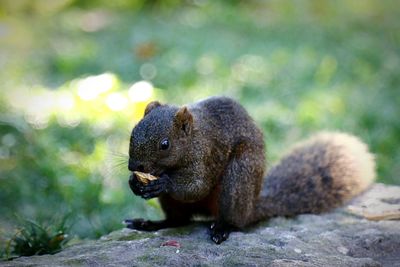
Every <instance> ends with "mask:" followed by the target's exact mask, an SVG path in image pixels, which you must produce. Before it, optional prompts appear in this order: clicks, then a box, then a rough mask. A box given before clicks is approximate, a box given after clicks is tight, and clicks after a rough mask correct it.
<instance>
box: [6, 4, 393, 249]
mask: <svg viewBox="0 0 400 267" xmlns="http://www.w3.org/2000/svg"><path fill="white" fill-rule="evenodd" d="M399 11H400V2H399V1H381V0H379V1H378V0H376V1H375V0H374V1H373V0H365V1H358V0H343V1H319V0H314V1H282V0H275V1H256V0H250V1H238V0H237V1H211V0H187V1H183V0H168V1H156V0H153V1H144V0H131V1H128V0H116V1H105V0H94V1H89V0H81V1H79V0H58V1H52V0H19V1H14V0H0V45H1V50H0V68H1V72H0V80H1V83H0V114H1V115H0V203H1V205H0V214H1V217H0V229H1V230H0V236H1V238H2V239H1V240H5V239H6V238H9V237H10V234H12V233H13V232H12V231H13V230H12V229H14V228H15V227H16V217H17V216H20V217H22V218H31V219H34V220H37V221H41V222H45V221H51V220H53V219H54V218H55V217H63V216H64V215H65V214H69V218H70V220H71V221H72V222H73V224H72V228H71V230H70V234H71V235H74V236H78V237H79V238H96V237H99V236H101V235H103V234H105V233H108V232H110V231H112V230H114V229H118V228H121V227H122V224H121V221H122V220H123V219H124V218H134V217H146V218H152V219H154V218H159V217H160V216H162V215H161V212H160V210H159V206H158V203H157V201H155V200H151V201H149V202H145V201H144V200H141V199H140V198H138V197H136V196H134V195H133V194H132V193H131V192H130V190H129V188H128V186H127V181H128V175H129V173H128V171H127V166H126V165H127V164H126V162H127V156H126V155H127V151H128V141H129V134H130V130H131V128H132V127H133V126H134V125H135V123H136V122H137V121H138V120H139V119H140V118H141V116H142V114H143V109H144V107H145V106H146V104H147V103H148V102H149V101H151V100H154V99H159V100H161V101H164V102H169V103H175V104H184V103H188V102H192V101H196V100H199V99H202V98H205V97H208V96H212V95H227V96H231V97H233V98H235V99H237V100H239V101H240V103H242V104H243V105H244V106H245V107H246V108H247V110H248V111H249V112H250V114H251V115H252V116H253V117H254V118H255V120H256V121H257V123H258V124H259V125H260V126H261V127H262V128H263V129H264V132H265V140H266V144H267V148H268V159H269V162H270V163H271V164H272V163H274V162H276V161H277V160H278V159H279V157H280V155H282V154H283V153H284V152H285V150H286V149H287V147H289V146H290V145H291V144H293V143H295V142H296V141H298V140H300V139H301V138H304V137H307V136H309V135H311V134H312V133H315V132H317V131H320V130H324V129H331V130H341V131H346V132H350V133H353V134H355V135H358V136H360V137H361V138H362V139H363V140H365V142H367V143H368V144H369V145H370V147H371V150H372V151H373V152H374V153H375V154H376V156H377V161H378V174H379V178H378V180H379V181H380V182H384V183H392V184H400V177H399V175H398V173H399V172H400V165H399V164H398V162H400V150H399V149H398V147H399V145H400V120H399V115H400V91H399V90H400V88H399V87H400V75H399V74H400V51H399V50H400V18H399ZM3 244H4V243H3Z"/></svg>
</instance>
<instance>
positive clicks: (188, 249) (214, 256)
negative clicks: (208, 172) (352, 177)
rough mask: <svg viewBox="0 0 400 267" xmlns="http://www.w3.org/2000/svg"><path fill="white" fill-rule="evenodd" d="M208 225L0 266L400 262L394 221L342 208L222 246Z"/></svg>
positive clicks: (374, 193)
mask: <svg viewBox="0 0 400 267" xmlns="http://www.w3.org/2000/svg"><path fill="white" fill-rule="evenodd" d="M396 190H397V192H398V194H397V196H399V197H400V187H395V186H385V185H381V184H376V185H374V187H373V190H371V191H369V192H367V193H365V194H364V195H363V196H361V197H359V198H358V199H356V200H355V201H354V202H353V203H352V206H353V207H354V206H357V205H358V206H365V205H364V204H363V203H370V202H371V198H375V199H376V201H380V199H386V198H387V197H386V194H385V193H386V192H389V191H390V192H391V193H393V192H395V195H396ZM387 202H388V201H386V203H387ZM392 203H393V205H396V201H392ZM389 204H390V203H389ZM397 204H398V203H397ZM374 207H379V206H374V205H372V207H371V209H373V208H374ZM207 226H208V224H207V223H196V224H193V225H191V226H188V227H182V228H177V229H165V230H162V231H158V232H155V233H145V232H138V231H133V230H128V229H123V230H121V231H116V232H113V233H111V234H109V235H107V236H105V237H103V238H102V239H101V240H97V241H88V242H83V243H80V244H76V245H72V246H70V247H68V248H66V249H64V250H63V251H62V252H60V253H58V254H56V255H44V256H34V257H21V258H17V259H15V260H13V261H9V262H1V263H0V266H121V265H122V266H237V265H240V266H400V221H399V220H381V221H369V220H367V219H365V218H362V217H359V216H356V215H354V214H351V213H349V212H348V211H347V207H344V208H341V209H337V210H336V211H334V212H332V213H327V214H323V215H300V216H297V217H296V218H292V219H287V218H275V219H272V220H270V221H269V222H264V223H261V224H259V225H257V226H256V227H253V228H251V229H248V230H247V231H246V232H242V233H240V232H236V233H232V234H231V236H230V238H229V240H228V241H226V242H224V243H223V244H221V245H215V244H214V243H212V242H211V241H210V239H209V235H208V231H207Z"/></svg>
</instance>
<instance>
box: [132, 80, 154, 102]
mask: <svg viewBox="0 0 400 267" xmlns="http://www.w3.org/2000/svg"><path fill="white" fill-rule="evenodd" d="M153 93H154V87H153V85H152V84H151V83H150V82H147V81H140V82H137V83H134V84H133V85H132V86H131V88H129V91H128V95H129V98H130V100H131V101H132V102H146V101H148V100H149V99H150V98H151V97H152V96H153Z"/></svg>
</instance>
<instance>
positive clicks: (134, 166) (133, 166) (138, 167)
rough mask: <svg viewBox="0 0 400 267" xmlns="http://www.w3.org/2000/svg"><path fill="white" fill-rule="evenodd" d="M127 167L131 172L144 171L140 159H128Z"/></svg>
mask: <svg viewBox="0 0 400 267" xmlns="http://www.w3.org/2000/svg"><path fill="white" fill-rule="evenodd" d="M128 169H129V170H130V171H131V172H133V171H140V172H143V171H144V166H143V164H142V163H141V162H140V161H137V160H133V159H129V162H128Z"/></svg>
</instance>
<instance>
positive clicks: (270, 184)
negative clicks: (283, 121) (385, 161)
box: [257, 132, 375, 218]
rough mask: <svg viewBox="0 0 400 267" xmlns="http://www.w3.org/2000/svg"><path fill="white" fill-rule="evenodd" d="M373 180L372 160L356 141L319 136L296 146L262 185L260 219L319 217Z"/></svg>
mask: <svg viewBox="0 0 400 267" xmlns="http://www.w3.org/2000/svg"><path fill="white" fill-rule="evenodd" d="M374 179H375V159H374V156H373V155H372V154H371V153H370V152H369V151H368V147H367V146H366V145H365V144H364V143H363V142H362V141H361V140H359V139H358V138H357V137H354V136H351V135H348V134H345V133H331V132H323V133H320V134H317V135H315V136H314V137H312V138H310V139H309V140H306V141H304V142H302V143H300V144H298V145H296V146H295V147H294V148H293V149H292V150H291V152H290V153H288V155H286V156H285V157H284V158H283V159H282V160H281V161H280V162H279V163H278V165H276V166H275V167H273V168H272V169H271V170H270V171H269V173H268V175H267V177H266V181H265V185H264V189H263V191H262V193H261V199H260V202H259V206H258V208H257V209H258V211H257V213H258V214H260V215H262V217H264V218H266V217H272V216H292V215H296V214H300V213H320V212H324V211H327V210H330V209H332V208H335V207H338V206H340V205H342V204H343V203H344V202H346V201H348V200H350V199H351V198H353V197H354V196H356V195H358V194H360V193H361V192H362V191H364V190H365V189H366V188H367V187H368V186H369V185H370V184H371V183H372V182H373V181H374Z"/></svg>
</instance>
